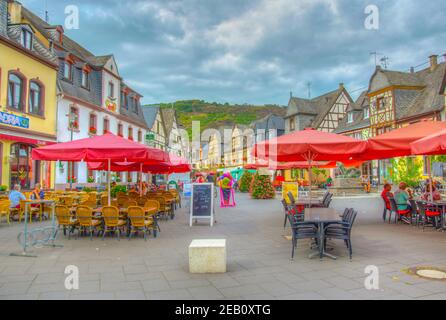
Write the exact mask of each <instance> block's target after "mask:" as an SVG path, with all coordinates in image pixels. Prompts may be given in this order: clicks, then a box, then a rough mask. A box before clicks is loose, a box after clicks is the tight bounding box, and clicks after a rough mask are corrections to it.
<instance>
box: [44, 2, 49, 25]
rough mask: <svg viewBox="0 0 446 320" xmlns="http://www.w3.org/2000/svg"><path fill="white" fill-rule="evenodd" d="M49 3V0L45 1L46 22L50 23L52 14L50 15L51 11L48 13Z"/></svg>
mask: <svg viewBox="0 0 446 320" xmlns="http://www.w3.org/2000/svg"><path fill="white" fill-rule="evenodd" d="M47 5H48V3H47V0H45V2H44V7H45V22H46V23H50V16H49V13H48V6H47Z"/></svg>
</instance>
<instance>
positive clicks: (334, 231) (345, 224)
mask: <svg viewBox="0 0 446 320" xmlns="http://www.w3.org/2000/svg"><path fill="white" fill-rule="evenodd" d="M357 215H358V213H357V212H356V211H354V210H352V209H351V210H349V211H348V212H347V213H346V214H345V217H344V218H343V221H341V222H334V223H330V224H328V225H326V226H325V227H324V230H323V235H324V243H323V246H324V248H325V246H326V244H327V239H330V240H333V239H339V240H344V243H345V245H346V246H347V249H348V255H349V258H350V260H351V259H352V255H353V249H352V241H351V232H352V228H353V224H354V223H355V220H356V216H357Z"/></svg>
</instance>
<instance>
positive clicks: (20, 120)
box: [0, 111, 29, 129]
mask: <svg viewBox="0 0 446 320" xmlns="http://www.w3.org/2000/svg"><path fill="white" fill-rule="evenodd" d="M0 123H1V124H7V125H10V126H14V127H19V128H24V129H29V119H28V118H24V117H19V116H16V115H14V114H10V113H6V112H1V111H0Z"/></svg>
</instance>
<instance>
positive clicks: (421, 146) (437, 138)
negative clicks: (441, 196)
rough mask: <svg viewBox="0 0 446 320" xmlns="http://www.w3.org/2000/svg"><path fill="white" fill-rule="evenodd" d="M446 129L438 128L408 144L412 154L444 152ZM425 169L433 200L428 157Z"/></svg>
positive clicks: (439, 153) (445, 152) (445, 147)
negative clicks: (432, 132)
mask: <svg viewBox="0 0 446 320" xmlns="http://www.w3.org/2000/svg"><path fill="white" fill-rule="evenodd" d="M445 141H446V129H443V130H440V131H438V132H436V133H434V134H431V135H429V136H427V137H424V138H421V139H419V140H417V141H415V142H412V143H411V144H410V147H411V151H412V154H415V155H443V154H446V143H445ZM427 170H428V172H429V183H430V188H429V189H430V192H431V199H432V200H433V190H432V174H431V163H430V159H428V166H427Z"/></svg>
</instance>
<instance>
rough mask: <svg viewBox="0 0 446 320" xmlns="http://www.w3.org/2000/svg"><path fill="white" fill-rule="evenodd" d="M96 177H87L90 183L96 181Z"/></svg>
mask: <svg viewBox="0 0 446 320" xmlns="http://www.w3.org/2000/svg"><path fill="white" fill-rule="evenodd" d="M94 181H95V180H94V177H93V176H89V177H88V178H87V182H88V183H94Z"/></svg>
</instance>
